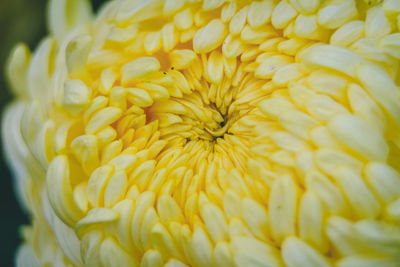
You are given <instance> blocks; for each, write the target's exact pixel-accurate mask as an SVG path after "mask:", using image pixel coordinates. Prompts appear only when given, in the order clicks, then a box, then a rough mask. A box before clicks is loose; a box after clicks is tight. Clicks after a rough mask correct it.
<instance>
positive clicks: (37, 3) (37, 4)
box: [0, 0, 106, 267]
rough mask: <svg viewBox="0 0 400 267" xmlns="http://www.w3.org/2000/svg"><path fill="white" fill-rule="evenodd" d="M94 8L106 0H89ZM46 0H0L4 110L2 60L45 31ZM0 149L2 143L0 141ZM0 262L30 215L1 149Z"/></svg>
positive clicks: (3, 101)
mask: <svg viewBox="0 0 400 267" xmlns="http://www.w3.org/2000/svg"><path fill="white" fill-rule="evenodd" d="M91 2H92V5H93V8H94V10H95V11H96V10H97V9H98V7H99V6H100V5H101V4H102V3H103V2H106V1H105V0H92V1H91ZM46 3H47V0H0V108H1V111H2V112H3V110H4V108H5V107H6V105H7V103H8V102H9V101H10V100H11V99H12V96H11V94H10V93H9V90H8V88H7V81H6V78H5V76H4V67H5V66H4V64H5V61H6V60H7V57H8V55H9V53H10V50H11V49H12V48H13V46H14V45H15V44H16V43H18V42H24V43H26V44H28V46H29V48H30V50H31V51H32V50H34V49H35V47H36V45H37V44H38V42H39V41H40V40H41V39H42V38H43V37H44V36H45V35H46V34H47V29H46ZM0 149H1V152H2V151H3V146H2V144H0ZM0 179H1V182H0V231H1V233H0V239H1V242H2V244H1V245H0V266H2V267H3V266H4V267H7V266H14V255H15V251H16V248H17V247H18V245H19V244H20V243H21V239H20V237H19V232H18V231H19V228H20V226H21V225H22V224H28V223H29V218H28V217H27V216H26V214H25V213H24V212H23V211H22V210H21V208H20V207H19V205H18V203H17V200H16V198H15V191H14V188H13V182H12V177H11V173H10V170H9V169H8V167H7V165H6V162H5V160H4V155H3V153H1V158H0Z"/></svg>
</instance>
